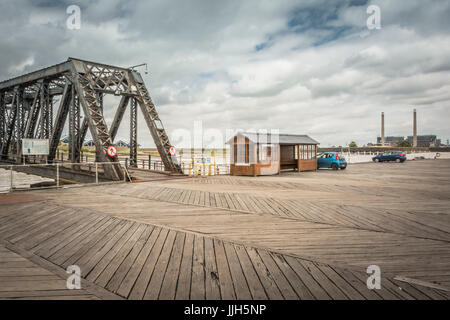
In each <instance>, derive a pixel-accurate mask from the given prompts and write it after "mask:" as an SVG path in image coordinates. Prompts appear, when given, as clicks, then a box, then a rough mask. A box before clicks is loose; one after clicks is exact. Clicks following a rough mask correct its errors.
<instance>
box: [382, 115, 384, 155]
mask: <svg viewBox="0 0 450 320" xmlns="http://www.w3.org/2000/svg"><path fill="white" fill-rule="evenodd" d="M381 146H382V147H384V112H382V113H381Z"/></svg>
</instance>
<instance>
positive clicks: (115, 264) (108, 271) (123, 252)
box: [94, 224, 146, 287]
mask: <svg viewBox="0 0 450 320" xmlns="http://www.w3.org/2000/svg"><path fill="white" fill-rule="evenodd" d="M145 229H146V226H145V225H144V224H139V225H137V229H136V231H135V232H134V233H133V234H132V235H131V237H130V238H129V239H128V240H127V241H126V242H125V243H124V245H123V246H122V248H120V250H119V251H118V252H117V254H116V255H115V256H114V258H113V259H112V260H111V262H110V263H109V264H108V265H107V266H106V268H105V269H104V270H103V271H102V272H101V273H100V275H99V276H98V278H97V279H96V280H95V281H94V282H95V283H96V284H98V285H99V286H102V287H106V285H107V284H108V282H109V280H110V279H111V278H112V276H113V275H114V274H115V272H116V271H117V269H118V268H119V267H120V265H121V264H122V262H123V261H124V260H125V258H126V257H127V256H128V254H129V253H130V252H131V250H132V249H133V247H134V246H135V245H136V244H137V242H138V240H139V239H140V237H141V235H142V234H143V232H144V231H145Z"/></svg>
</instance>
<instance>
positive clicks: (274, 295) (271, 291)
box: [246, 247, 283, 300]
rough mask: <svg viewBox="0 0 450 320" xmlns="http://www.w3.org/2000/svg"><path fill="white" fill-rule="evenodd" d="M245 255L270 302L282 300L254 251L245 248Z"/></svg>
mask: <svg viewBox="0 0 450 320" xmlns="http://www.w3.org/2000/svg"><path fill="white" fill-rule="evenodd" d="M246 250H247V254H248V256H249V258H250V260H251V262H252V264H253V267H254V268H255V271H256V273H257V274H258V277H259V280H260V281H261V284H262V285H263V287H264V291H265V292H266V294H267V297H268V298H269V299H270V300H282V299H283V295H282V294H281V292H280V290H279V289H278V287H277V285H276V284H275V281H274V279H273V278H272V276H271V274H270V273H269V271H268V270H267V268H266V265H265V264H264V263H263V261H262V260H261V257H260V256H259V254H258V252H257V251H256V249H253V248H248V247H247V248H246Z"/></svg>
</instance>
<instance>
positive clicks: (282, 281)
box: [257, 250, 299, 300]
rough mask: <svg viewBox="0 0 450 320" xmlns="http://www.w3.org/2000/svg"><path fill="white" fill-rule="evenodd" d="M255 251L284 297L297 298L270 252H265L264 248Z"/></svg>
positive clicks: (288, 298) (287, 298)
mask: <svg viewBox="0 0 450 320" xmlns="http://www.w3.org/2000/svg"><path fill="white" fill-rule="evenodd" d="M257 251H258V254H259V256H260V257H261V260H262V261H263V263H264V264H265V266H266V268H267V270H268V272H269V273H270V275H271V276H272V278H273V279H274V280H275V283H276V284H277V286H278V289H279V290H280V292H281V294H282V295H283V297H284V299H286V300H298V299H299V297H298V296H297V294H296V293H295V291H294V289H293V288H292V287H291V285H290V284H289V282H288V281H287V280H286V277H285V276H284V275H283V273H282V272H281V271H280V269H279V268H278V266H277V265H276V263H275V261H274V260H273V258H272V256H271V254H270V253H269V252H267V251H266V250H257Z"/></svg>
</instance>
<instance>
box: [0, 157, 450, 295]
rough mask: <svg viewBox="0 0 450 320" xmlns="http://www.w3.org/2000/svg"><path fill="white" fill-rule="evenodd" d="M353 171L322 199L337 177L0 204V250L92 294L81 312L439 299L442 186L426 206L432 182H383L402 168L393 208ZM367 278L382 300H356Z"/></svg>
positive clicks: (169, 185)
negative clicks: (219, 302) (163, 302)
mask: <svg viewBox="0 0 450 320" xmlns="http://www.w3.org/2000/svg"><path fill="white" fill-rule="evenodd" d="M431 163H436V162H433V161H425V162H418V163H407V165H409V166H426V165H429V164H431ZM438 164H439V165H440V166H443V167H442V168H440V169H445V168H446V167H445V166H450V162H446V161H438ZM363 168H364V166H361V165H360V166H355V169H353V167H350V168H349V169H351V170H354V172H352V174H351V175H349V174H348V173H347V172H342V173H343V175H341V176H340V177H339V181H336V182H335V184H334V185H331V184H330V182H329V181H330V180H329V179H330V178H332V179H336V175H338V174H341V172H331V171H330V172H328V171H326V172H323V173H322V172H318V173H317V174H316V175H315V176H314V175H313V174H305V173H302V174H287V175H282V176H281V177H267V178H258V179H257V180H256V181H257V182H256V183H255V180H254V179H253V178H240V177H216V178H208V179H189V180H185V179H183V180H177V181H156V182H148V183H135V184H127V185H108V186H98V187H89V188H74V189H67V190H51V191H48V190H47V191H39V192H30V193H26V194H25V195H26V196H24V194H10V195H2V196H0V241H1V242H0V244H2V245H3V246H4V247H5V246H6V247H9V248H11V249H14V250H16V252H18V253H19V254H20V255H21V257H22V259H26V261H40V266H41V267H43V268H44V269H45V268H46V266H53V267H54V268H58V269H59V272H60V275H61V276H62V275H63V273H64V270H65V268H66V267H67V266H69V265H72V264H76V265H78V266H80V268H81V271H82V275H83V277H84V285H85V286H86V288H87V291H86V292H94V294H92V296H89V295H87V293H86V294H79V296H80V297H83V298H94V296H95V297H96V298H103V299H104V298H107V299H111V298H127V299H295V300H298V299H448V298H449V297H450V292H449V290H448V288H449V284H450V280H449V279H450V246H449V240H450V239H449V230H450V228H449V226H450V224H449V212H448V202H449V199H448V196H447V195H445V191H448V180H447V182H445V183H444V185H443V184H442V183H441V184H439V182H438V184H439V186H438V187H437V190H434V193H433V196H432V197H430V196H429V194H422V193H421V190H420V189H421V188H423V189H424V190H426V188H428V187H430V185H431V181H424V180H423V181H422V180H421V179H425V178H423V177H421V176H420V175H419V174H418V175H411V174H410V170H411V167H398V166H397V167H395V170H396V171H395V172H393V173H392V174H396V175H400V174H401V172H398V171H397V170H399V169H398V168H400V169H402V168H404V170H405V171H404V176H405V175H407V174H409V175H410V177H409V179H411V180H413V181H415V182H417V183H420V187H416V192H418V194H416V195H415V196H414V194H413V188H410V187H409V185H407V184H406V183H405V181H404V180H396V182H395V183H393V184H390V185H389V186H388V188H395V189H396V190H397V191H396V193H395V194H392V192H386V191H384V189H383V188H379V187H375V186H377V180H378V179H379V176H378V175H375V176H373V177H369V176H368V174H367V173H366V170H367V167H366V168H365V169H364V170H363ZM386 168H387V169H385V170H387V171H388V170H389V169H390V167H386ZM433 168H434V167H433ZM433 168H430V167H424V170H425V169H426V170H428V174H429V175H431V176H432V178H433V179H434V178H436V179H438V180H439V179H440V178H441V177H442V175H445V174H441V175H439V176H437V175H436V177H434V175H433V172H434V171H433V170H435V169H433ZM369 169H370V167H369ZM377 169H378V168H375V169H374V170H377ZM385 172H386V171H385ZM447 172H449V171H447ZM344 174H345V175H344ZM361 176H367V177H366V180H360V179H361ZM445 178H446V177H442V181H444V180H445ZM312 181H314V182H312ZM333 181H334V180H333ZM355 181H358V184H359V185H357V184H356V182H355ZM361 181H362V182H361ZM309 182H310V183H309ZM352 185H353V186H354V187H351V186H352ZM364 185H372V186H373V189H370V190H371V191H373V190H374V192H367V191H366V192H364V188H366V186H364ZM302 186H303V187H305V188H306V187H307V186H308V187H309V189H302V188H303V187H302ZM417 189H418V190H417ZM388 191H389V190H388ZM391 191H392V190H391ZM356 195H359V197H358V196H356ZM314 196H316V197H317V198H320V200H317V199H316V198H314ZM424 197H428V198H427V199H428V200H426V202H425V200H424ZM81 199H82V201H81ZM350 199H353V200H350ZM396 199H397V200H398V201H397V202H396ZM445 204H447V207H446V206H445ZM438 219H439V220H438ZM5 250H6V251H7V250H9V249H4V248H2V247H0V253H3V251H5ZM6 251H5V252H6ZM5 254H6V253H5ZM30 259H31V260H30ZM11 262H13V261H11ZM0 263H1V262H0ZM46 263H47V264H46ZM371 264H377V265H379V266H380V267H381V270H382V275H383V279H382V289H381V290H368V289H367V286H366V279H367V277H368V275H367V274H366V273H365V270H366V268H367V266H369V265H371ZM0 270H2V269H0ZM52 271H53V272H54V273H57V271H58V270H52ZM399 279H400V280H401V281H400V280H399ZM6 280H7V279H1V278H0V286H1V285H2V281H6ZM54 280H55V279H54ZM83 288H84V287H83ZM101 289H103V290H104V291H101ZM89 290H90V291H89ZM44 291H45V290H44ZM70 291H73V290H70ZM106 293H109V294H110V296H108V295H107V294H106ZM3 294H4V295H7V294H10V293H8V292H7V293H3ZM0 296H1V295H0ZM16 296H17V295H16ZM23 297H24V298H26V297H27V296H26V295H24V296H23Z"/></svg>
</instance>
